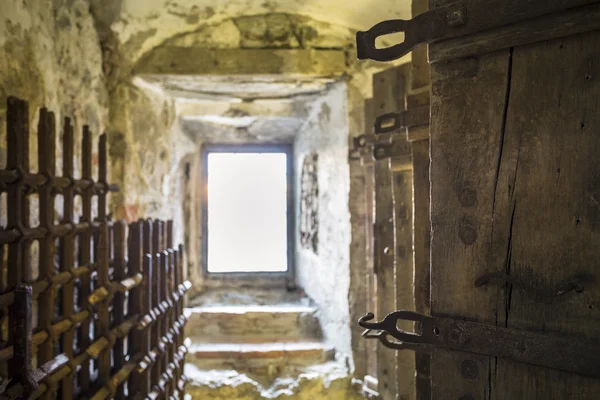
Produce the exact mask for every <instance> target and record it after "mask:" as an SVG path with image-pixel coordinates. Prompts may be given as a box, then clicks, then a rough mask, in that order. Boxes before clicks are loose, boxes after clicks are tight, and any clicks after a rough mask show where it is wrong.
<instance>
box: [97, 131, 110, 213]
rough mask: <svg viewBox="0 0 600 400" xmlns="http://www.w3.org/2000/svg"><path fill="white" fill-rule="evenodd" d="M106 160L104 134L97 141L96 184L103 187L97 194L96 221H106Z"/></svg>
mask: <svg viewBox="0 0 600 400" xmlns="http://www.w3.org/2000/svg"><path fill="white" fill-rule="evenodd" d="M107 164H108V160H107V144H106V133H103V134H102V135H100V138H99V140H98V183H101V184H103V185H104V189H102V190H101V191H100V193H98V220H99V221H106V220H107V215H106V210H107V204H106V197H107V194H108V165H107Z"/></svg>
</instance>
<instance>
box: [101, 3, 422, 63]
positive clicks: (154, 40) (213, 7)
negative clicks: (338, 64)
mask: <svg viewBox="0 0 600 400" xmlns="http://www.w3.org/2000/svg"><path fill="white" fill-rule="evenodd" d="M96 1H97V0H96ZM98 4H99V7H100V8H101V9H102V10H101V13H102V14H104V18H105V19H109V20H110V21H109V25H110V28H111V30H112V31H113V32H114V33H116V35H117V37H118V39H119V41H120V42H121V43H126V44H128V46H127V48H128V50H129V51H133V52H135V53H136V55H139V54H143V53H145V52H147V51H148V50H150V49H152V48H153V47H155V46H158V45H160V44H161V43H162V42H164V41H165V40H167V39H169V38H172V37H173V36H176V35H179V34H182V33H187V32H193V31H196V30H198V29H199V28H200V27H202V26H205V25H209V24H215V23H218V22H221V21H224V20H226V19H229V18H232V17H238V16H242V15H257V14H266V13H276V12H277V13H290V14H299V15H303V16H306V17H310V18H312V19H314V20H318V21H323V22H326V23H329V24H331V25H338V26H344V27H348V28H351V29H355V30H364V29H368V28H370V27H371V26H372V25H374V24H376V23H378V22H380V21H382V20H385V19H395V18H400V19H409V18H410V14H411V1H410V0H345V1H343V2H340V1H339V0H304V1H302V0H218V1H214V0H143V1H142V0H109V1H106V0H104V1H100V2H98ZM99 13H100V12H97V14H99ZM133 58H137V57H135V56H134V57H133Z"/></svg>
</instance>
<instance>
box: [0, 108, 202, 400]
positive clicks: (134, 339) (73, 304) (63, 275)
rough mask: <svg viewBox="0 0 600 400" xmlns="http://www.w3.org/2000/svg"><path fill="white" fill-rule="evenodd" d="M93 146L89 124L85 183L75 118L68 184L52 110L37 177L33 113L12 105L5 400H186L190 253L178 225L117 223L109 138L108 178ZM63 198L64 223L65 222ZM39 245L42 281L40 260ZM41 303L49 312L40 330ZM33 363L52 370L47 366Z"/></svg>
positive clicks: (4, 290)
mask: <svg viewBox="0 0 600 400" xmlns="http://www.w3.org/2000/svg"><path fill="white" fill-rule="evenodd" d="M92 139H93V138H92V133H91V131H90V129H89V127H87V126H84V127H83V129H82V139H81V140H82V142H81V172H82V173H81V178H79V179H75V177H74V170H75V165H74V164H75V151H74V147H75V134H74V127H73V125H72V123H71V121H70V120H69V119H68V118H65V119H64V123H63V124H62V147H63V149H62V150H63V151H62V154H63V163H62V171H61V173H62V176H57V173H56V167H55V165H56V148H55V147H56V121H55V117H54V114H52V113H51V112H50V111H48V110H47V109H45V108H42V109H41V110H40V111H39V122H38V127H37V145H38V146H37V147H38V154H37V161H38V171H37V172H32V171H31V170H30V165H29V109H28V105H27V103H26V102H25V101H22V100H19V99H17V98H14V97H11V98H9V99H8V100H7V145H8V151H7V155H8V157H7V158H8V159H7V167H6V169H4V170H0V193H6V198H7V225H6V227H5V228H3V229H1V230H0V245H1V246H0V252H1V253H2V254H1V255H2V256H3V257H4V254H6V253H7V254H6V255H7V261H8V263H6V265H5V264H3V265H2V268H4V270H5V271H6V272H5V275H3V274H0V291H1V293H0V311H1V312H2V315H0V318H3V319H4V320H5V321H6V320H7V319H8V321H7V323H8V324H9V326H11V327H12V329H11V330H10V332H9V333H8V337H2V338H0V378H2V385H0V398H2V399H4V398H7V399H8V398H15V399H16V398H20V397H28V398H30V399H37V398H42V399H51V398H61V399H72V398H76V397H81V396H85V397H88V398H94V399H100V398H103V399H104V398H117V399H124V398H132V397H136V398H137V397H142V398H152V397H154V396H156V397H157V398H169V399H173V398H182V397H183V393H184V386H185V382H186V379H185V377H184V376H183V366H184V363H185V361H184V359H185V355H186V353H187V351H188V346H189V344H188V341H186V340H184V338H185V336H184V327H185V324H186V322H187V319H186V317H185V315H184V303H183V301H184V296H185V293H186V292H187V291H188V290H189V289H190V287H191V284H190V283H189V282H188V281H184V279H183V276H184V274H183V247H182V246H179V247H174V244H173V222H172V221H167V222H164V221H160V220H155V221H150V220H147V221H142V220H140V221H137V222H134V223H132V224H131V225H130V226H129V227H128V228H127V227H126V226H125V223H124V222H122V221H119V222H113V221H111V219H110V216H109V215H108V213H107V206H108V200H107V196H108V194H109V192H112V191H117V190H118V188H117V187H116V186H114V185H110V184H109V183H108V182H107V176H108V157H107V149H108V144H107V138H106V135H100V136H99V139H98V157H97V160H98V179H97V181H95V180H94V178H93V177H92V166H93V159H94V157H93V154H92V141H93V140H92ZM30 195H37V196H38V198H39V203H38V204H39V218H38V220H39V225H38V226H33V225H31V224H30V220H35V218H31V217H34V215H33V213H34V212H38V210H36V209H31V210H30V206H29V204H30V199H29V196H30ZM58 196H62V200H63V201H62V218H61V219H60V221H55V212H56V210H55V199H56V198H57V197H58ZM77 197H80V199H81V215H80V217H79V220H77V219H76V218H75V215H74V213H75V209H76V207H75V200H76V198H77ZM94 199H96V200H97V205H98V207H97V210H95V209H94V207H93V202H94ZM94 211H97V215H96V216H94V214H93V212H94ZM36 241H37V242H38V244H39V257H37V258H38V259H39V262H38V265H37V267H38V271H39V273H38V274H37V276H36V274H35V272H34V268H35V265H32V261H33V260H35V259H32V257H31V253H32V244H33V243H34V242H36ZM5 252H6V253H5ZM3 257H2V258H3ZM55 262H57V265H55V264H54V263H55ZM3 276H5V278H4V277H3ZM34 302H37V303H38V305H39V315H40V317H39V323H38V326H37V328H35V329H34V327H33V322H32V308H33V304H34ZM111 313H112V314H111ZM92 324H94V325H93V326H94V329H93V331H92V330H91V327H92ZM75 335H77V340H76V339H75ZM34 357H35V358H36V359H37V363H38V365H41V367H39V368H37V369H34V368H33V367H32V362H33V361H32V360H33V359H34ZM9 366H10V368H9ZM92 370H93V372H92Z"/></svg>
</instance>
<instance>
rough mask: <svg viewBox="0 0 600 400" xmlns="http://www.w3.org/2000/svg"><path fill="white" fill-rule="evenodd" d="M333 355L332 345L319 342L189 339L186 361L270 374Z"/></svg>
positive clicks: (204, 366) (202, 367) (205, 366)
mask: <svg viewBox="0 0 600 400" xmlns="http://www.w3.org/2000/svg"><path fill="white" fill-rule="evenodd" d="M333 357H334V351H333V349H332V348H331V347H329V346H327V345H325V344H324V343H322V342H279V343H246V344H242V343H201V344H199V343H192V345H191V346H190V349H189V354H188V356H187V358H186V361H187V362H188V363H191V364H193V365H195V366H196V367H197V368H198V369H200V370H227V369H231V370H236V371H246V372H252V373H258V374H271V373H272V372H273V371H281V370H283V369H286V368H290V367H297V366H307V365H315V364H321V363H323V362H326V361H330V360H332V359H333Z"/></svg>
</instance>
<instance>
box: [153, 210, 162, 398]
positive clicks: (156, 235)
mask: <svg viewBox="0 0 600 400" xmlns="http://www.w3.org/2000/svg"><path fill="white" fill-rule="evenodd" d="M161 228H162V226H161V224H160V221H154V223H153V227H152V251H153V253H152V254H153V256H154V260H153V262H152V265H153V266H154V271H156V274H155V275H154V279H153V280H152V308H156V307H159V306H160V303H161V294H162V290H161V288H160V287H161V278H162V274H161V273H160V269H161V265H162V260H161V253H160V251H161V241H162V240H161V238H162V229H161ZM161 334H162V316H157V318H156V322H155V323H154V325H153V326H152V349H154V350H158V349H159V347H158V345H159V343H160V340H161V337H162V335H161ZM160 361H161V359H160V357H158V358H157V360H156V363H155V364H154V367H153V368H152V384H153V386H154V385H157V384H158V381H159V380H160V375H161V374H162V363H161V362H160Z"/></svg>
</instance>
